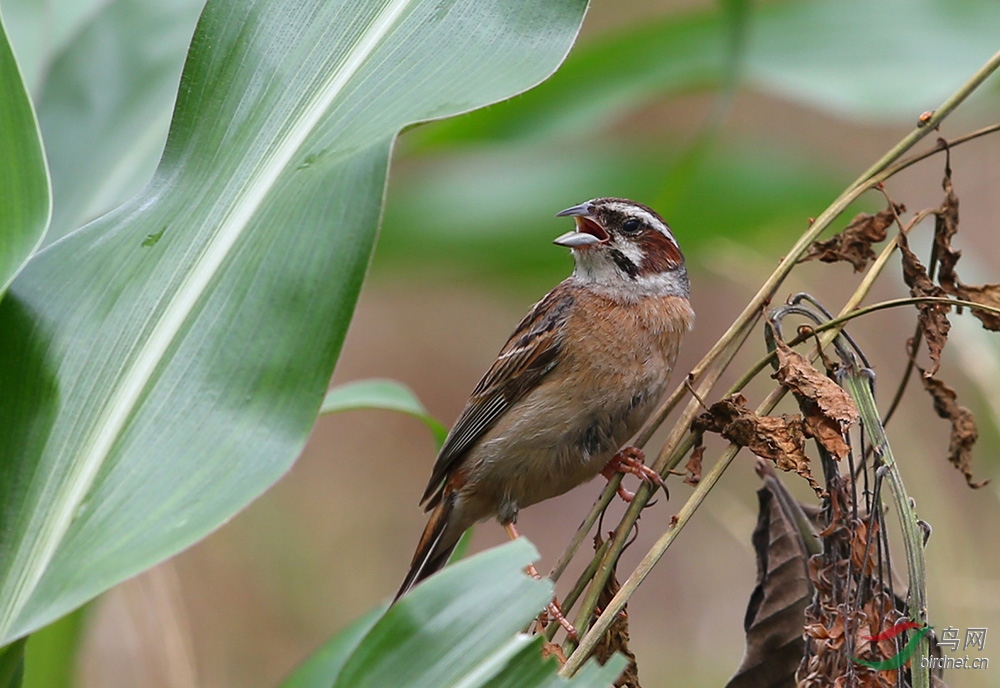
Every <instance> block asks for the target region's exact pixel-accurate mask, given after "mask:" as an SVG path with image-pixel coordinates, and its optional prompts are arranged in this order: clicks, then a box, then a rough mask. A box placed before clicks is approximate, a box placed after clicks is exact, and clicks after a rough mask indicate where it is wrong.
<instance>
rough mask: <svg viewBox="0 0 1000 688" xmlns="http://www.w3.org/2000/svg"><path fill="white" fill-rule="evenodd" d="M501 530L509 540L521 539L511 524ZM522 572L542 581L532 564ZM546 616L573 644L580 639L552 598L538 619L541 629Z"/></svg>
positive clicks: (546, 620) (544, 623)
mask: <svg viewBox="0 0 1000 688" xmlns="http://www.w3.org/2000/svg"><path fill="white" fill-rule="evenodd" d="M503 528H504V530H506V531H507V536H508V537H509V538H510V539H511V540H516V539H517V538H519V537H521V534H520V533H518V532H517V526H515V525H514V523H513V522H511V523H504V524H503ZM524 570H525V571H526V572H527V574H528V575H529V576H531V577H532V578H534V579H535V580H542V576H541V574H540V573H538V569H536V568H535V565H534V564H528V565H527V566H526V567H525V569H524ZM547 615H551V616H552V618H553V619H555V620H556V623H558V624H559V625H560V626H562V627H563V630H564V631H566V635H567V636H569V638H570V639H571V640H572V641H573V642H574V643H575V642H577V641H578V640H579V639H580V634H579V633H577V632H576V628H575V627H574V626H573V624H571V623H570V621H569V619H567V618H566V616H565V615H564V614H563V613H562V609H560V608H559V603H558V602H557V601H556V599H555V598H554V597H553V598H552V601H551V602H549V604H548V606H547V607H546V608H545V610H544V611H542V613H541V614H540V615H539V617H538V622H539V624H540V625H541V626H542V627H544V626H546V625H547V622H548V619H547V618H546V616H547Z"/></svg>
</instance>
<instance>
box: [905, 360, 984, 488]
mask: <svg viewBox="0 0 1000 688" xmlns="http://www.w3.org/2000/svg"><path fill="white" fill-rule="evenodd" d="M921 372H923V371H922V370H921ZM920 377H921V380H922V381H923V383H924V389H926V390H927V392H928V393H929V394H930V395H931V397H932V398H933V399H934V410H935V411H937V414H938V416H940V417H941V418H944V419H945V420H947V421H950V422H951V439H950V440H949V442H948V461H950V462H951V463H952V465H954V466H955V468H957V469H958V470H960V471H961V472H962V475H964V476H965V482H966V483H967V484H968V485H969V487H972V488H979V487H983V486H984V485H986V484H988V483H989V482H990V481H989V480H983V481H981V482H976V481H974V480H973V479H972V447H973V445H974V444H975V443H976V440H978V439H979V429H978V427H977V426H976V417H975V416H974V415H972V411H970V410H969V409H967V408H965V407H964V406H960V405H959V404H958V395H957V394H956V393H955V390H953V389H952V388H951V387H949V386H948V385H946V384H945V383H944V382H942V381H941V380H939V379H937V378H936V377H931V376H929V375H928V374H927V373H924V374H923V375H921V376H920Z"/></svg>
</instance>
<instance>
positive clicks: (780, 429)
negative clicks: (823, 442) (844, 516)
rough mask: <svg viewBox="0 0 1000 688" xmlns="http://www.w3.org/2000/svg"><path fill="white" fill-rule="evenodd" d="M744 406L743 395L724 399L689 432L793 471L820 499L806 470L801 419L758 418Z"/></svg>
mask: <svg viewBox="0 0 1000 688" xmlns="http://www.w3.org/2000/svg"><path fill="white" fill-rule="evenodd" d="M745 405H746V398H745V397H744V396H743V395H742V394H734V395H732V396H730V397H726V398H725V399H723V400H721V401H718V402H716V403H714V404H712V406H711V408H709V409H708V411H706V412H705V413H703V414H701V415H700V416H698V418H696V419H695V420H694V422H693V423H692V428H693V429H694V430H695V431H696V432H701V431H708V432H717V433H719V434H721V435H722V436H723V437H724V438H726V439H727V440H729V441H730V442H733V443H734V444H738V445H739V446H741V447H746V448H748V449H749V450H750V451H752V452H753V453H754V454H756V455H757V456H759V457H761V458H763V459H770V460H771V461H773V462H774V465H775V466H777V467H778V468H780V469H781V470H783V471H795V472H796V473H798V474H799V475H800V476H802V477H803V478H805V479H806V481H807V482H808V483H809V486H810V487H812V488H813V490H814V491H815V492H816V494H817V495H822V494H823V488H821V487H820V485H819V483H817V482H816V480H815V479H814V478H813V476H812V471H810V469H809V457H808V456H806V453H805V442H806V435H805V429H804V425H803V422H802V418H801V417H800V416H798V415H795V416H791V417H789V416H758V415H757V414H756V413H754V412H753V411H751V410H749V409H747V408H745Z"/></svg>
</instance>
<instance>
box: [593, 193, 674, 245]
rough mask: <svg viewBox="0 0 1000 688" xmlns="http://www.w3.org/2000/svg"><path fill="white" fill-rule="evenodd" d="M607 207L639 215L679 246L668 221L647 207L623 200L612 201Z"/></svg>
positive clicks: (631, 214) (633, 215) (624, 213)
mask: <svg viewBox="0 0 1000 688" xmlns="http://www.w3.org/2000/svg"><path fill="white" fill-rule="evenodd" d="M607 207H608V208H609V209H611V210H614V211H616V212H619V213H622V214H623V215H630V216H632V217H637V218H639V219H640V220H642V221H643V222H645V223H646V224H647V225H648V226H650V227H653V228H654V229H656V230H658V231H659V232H661V233H662V234H665V235H666V237H667V238H668V239H670V241H672V242H673V243H674V246H678V244H677V239H676V238H675V237H674V234H673V232H671V231H670V228H669V227H667V225H666V223H665V222H663V220H661V219H660V218H658V217H656V216H655V215H653V214H652V213H650V212H649V211H647V210H646V209H645V208H640V207H639V206H637V205H633V204H631V203H622V202H621V201H611V202H609V203H607Z"/></svg>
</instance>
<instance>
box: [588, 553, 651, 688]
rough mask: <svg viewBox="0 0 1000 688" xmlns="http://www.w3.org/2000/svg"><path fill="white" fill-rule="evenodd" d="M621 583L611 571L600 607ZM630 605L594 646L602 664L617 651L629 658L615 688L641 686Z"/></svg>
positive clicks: (601, 607) (601, 595)
mask: <svg viewBox="0 0 1000 688" xmlns="http://www.w3.org/2000/svg"><path fill="white" fill-rule="evenodd" d="M602 544H603V543H602V542H601V539H600V538H599V537H598V538H596V539H595V541H594V550H595V551H597V550H598V549H600V547H601V545H602ZM620 588H621V585H620V584H619V583H618V576H617V573H616V572H615V571H612V572H611V575H610V576H609V577H608V581H607V583H605V584H604V588H602V589H601V594H600V595H599V596H598V598H597V607H598V609H605V608H607V606H608V605H609V604H611V600H612V599H613V598H614V596H615V595H617V594H618V590H619V589H620ZM627 609H628V605H626V606H625V607H624V608H623V609H622V610H621V611H620V612H619V613H618V616H616V617H615V619H614V621H612V622H611V625H610V626H608V630H607V632H605V634H604V636H603V637H602V638H601V639H600V640H599V641H598V642H597V645H596V646H595V647H594V657H596V658H597V661H598V662H599V663H600V664H602V665H603V664H604V663H605V662H607V661H608V660H609V659H610V658H611V657H612V656H613V655H614V654H615V653H616V652H620V653H621V654H623V655H624V656H625V657H626V658H627V659H628V666H627V667H625V671H623V672H622V675H621V676H619V677H618V680H617V681H615V688H641V686H640V685H639V667H638V665H636V663H635V653H634V652H632V650H630V649H629V646H628V641H629V630H628V611H627Z"/></svg>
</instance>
